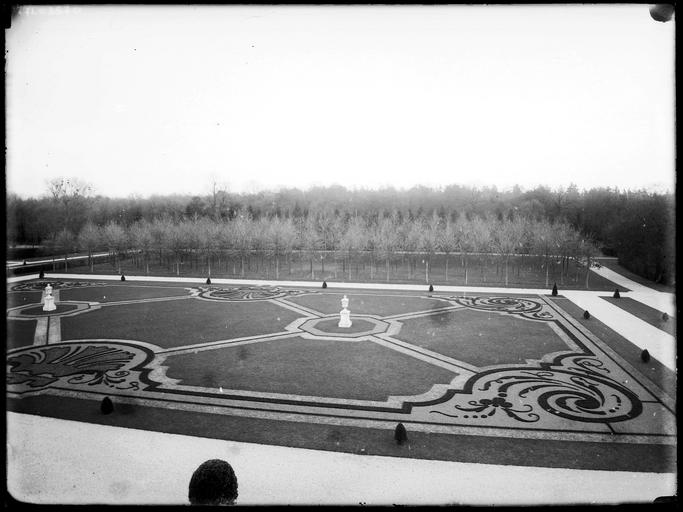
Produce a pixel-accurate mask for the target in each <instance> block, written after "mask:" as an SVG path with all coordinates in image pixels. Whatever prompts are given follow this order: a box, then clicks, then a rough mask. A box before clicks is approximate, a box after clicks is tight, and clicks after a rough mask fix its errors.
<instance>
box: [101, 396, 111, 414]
mask: <svg viewBox="0 0 683 512" xmlns="http://www.w3.org/2000/svg"><path fill="white" fill-rule="evenodd" d="M100 411H101V412H102V414H111V413H112V412H114V404H113V403H112V401H111V398H109V397H108V396H105V397H104V398H103V399H102V403H100Z"/></svg>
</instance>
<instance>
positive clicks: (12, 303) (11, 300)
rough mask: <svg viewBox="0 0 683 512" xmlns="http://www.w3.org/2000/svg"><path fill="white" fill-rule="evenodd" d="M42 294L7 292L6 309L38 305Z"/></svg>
mask: <svg viewBox="0 0 683 512" xmlns="http://www.w3.org/2000/svg"><path fill="white" fill-rule="evenodd" d="M42 296H43V293H42V292H7V308H8V309H9V308H14V307H17V306H26V305H27V304H40V298H41V297H42Z"/></svg>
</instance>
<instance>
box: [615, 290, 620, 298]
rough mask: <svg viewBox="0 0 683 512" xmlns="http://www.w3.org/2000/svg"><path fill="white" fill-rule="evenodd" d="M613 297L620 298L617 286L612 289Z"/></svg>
mask: <svg viewBox="0 0 683 512" xmlns="http://www.w3.org/2000/svg"><path fill="white" fill-rule="evenodd" d="M614 298H615V299H619V298H621V295H619V288H617V289H616V290H614Z"/></svg>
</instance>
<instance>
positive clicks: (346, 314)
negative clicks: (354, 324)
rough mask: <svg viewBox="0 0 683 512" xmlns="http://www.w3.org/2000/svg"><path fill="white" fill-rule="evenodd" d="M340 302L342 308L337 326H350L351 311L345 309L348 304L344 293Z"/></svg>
mask: <svg viewBox="0 0 683 512" xmlns="http://www.w3.org/2000/svg"><path fill="white" fill-rule="evenodd" d="M341 304H342V308H343V309H342V310H341V311H340V312H339V324H338V326H339V327H351V311H349V310H348V309H347V306H348V305H349V299H347V298H346V295H344V298H343V299H342V300H341Z"/></svg>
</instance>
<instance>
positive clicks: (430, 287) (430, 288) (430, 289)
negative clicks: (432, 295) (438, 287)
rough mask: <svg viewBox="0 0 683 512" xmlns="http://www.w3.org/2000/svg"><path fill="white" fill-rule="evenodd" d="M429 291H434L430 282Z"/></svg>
mask: <svg viewBox="0 0 683 512" xmlns="http://www.w3.org/2000/svg"><path fill="white" fill-rule="evenodd" d="M429 291H430V292H433V291H434V287H433V286H432V285H431V284H430V285H429Z"/></svg>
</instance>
